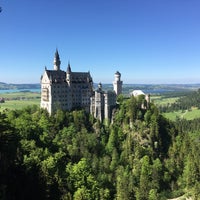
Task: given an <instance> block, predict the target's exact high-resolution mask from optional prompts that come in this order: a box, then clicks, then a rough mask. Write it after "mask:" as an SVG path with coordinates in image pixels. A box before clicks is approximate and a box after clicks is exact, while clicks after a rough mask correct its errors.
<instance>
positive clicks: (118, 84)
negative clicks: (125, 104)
mask: <svg viewBox="0 0 200 200" xmlns="http://www.w3.org/2000/svg"><path fill="white" fill-rule="evenodd" d="M122 84H123V81H121V74H120V73H119V72H118V71H117V72H116V73H115V80H114V81H113V88H114V91H115V93H116V95H117V96H118V95H119V94H121V93H122Z"/></svg>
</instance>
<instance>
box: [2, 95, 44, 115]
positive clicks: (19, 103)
mask: <svg viewBox="0 0 200 200" xmlns="http://www.w3.org/2000/svg"><path fill="white" fill-rule="evenodd" d="M0 98H5V103H0V111H2V110H5V109H11V110H13V109H21V108H24V107H27V106H31V105H38V106H39V105H40V93H32V92H16V93H6V94H0Z"/></svg>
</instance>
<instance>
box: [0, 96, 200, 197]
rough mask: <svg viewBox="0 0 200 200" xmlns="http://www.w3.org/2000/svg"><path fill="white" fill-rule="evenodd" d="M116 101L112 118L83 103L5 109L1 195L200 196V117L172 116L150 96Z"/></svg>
mask: <svg viewBox="0 0 200 200" xmlns="http://www.w3.org/2000/svg"><path fill="white" fill-rule="evenodd" d="M118 102H119V107H118V108H117V109H116V112H115V115H114V118H113V123H111V124H108V123H106V125H105V124H104V123H101V122H100V121H98V120H96V119H94V118H93V117H92V116H90V115H88V114H87V113H86V112H85V111H83V110H75V111H72V112H63V111H61V110H58V111H57V112H56V113H54V114H53V115H52V116H49V114H48V113H47V112H46V111H45V110H41V109H39V108H38V107H36V106H33V107H27V108H25V109H23V110H11V111H4V112H2V113H0V198H1V199H54V200H55V199H75V200H79V199H85V200H90V199H91V200H93V199H102V200H106V199H107V200H110V199H116V200H126V199H127V200H129V199H130V200H131V199H133V200H156V199H159V200H160V199H166V198H169V197H172V196H173V195H174V196H175V195H179V194H182V193H185V192H186V193H187V192H188V191H190V195H193V197H195V198H196V199H198V198H199V197H200V194H199V191H200V184H199V182H200V154H199V151H200V149H199V145H198V142H199V139H200V133H199V131H198V130H199V129H198V128H196V127H198V126H199V125H198V124H199V123H198V122H196V121H192V122H190V123H188V122H187V121H184V120H179V121H177V122H176V123H172V122H169V121H168V120H166V119H165V118H164V117H162V116H161V115H160V114H159V111H158V109H157V108H156V107H155V106H154V105H153V104H151V105H150V106H149V107H148V109H144V108H143V107H144V106H143V104H144V103H145V99H144V97H140V98H135V97H131V98H130V99H123V97H122V96H121V97H120V98H119V101H118Z"/></svg>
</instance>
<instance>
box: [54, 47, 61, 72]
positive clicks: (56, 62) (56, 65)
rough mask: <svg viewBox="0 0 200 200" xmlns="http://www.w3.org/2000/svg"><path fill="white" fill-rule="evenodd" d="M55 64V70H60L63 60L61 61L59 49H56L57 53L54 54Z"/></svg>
mask: <svg viewBox="0 0 200 200" xmlns="http://www.w3.org/2000/svg"><path fill="white" fill-rule="evenodd" d="M53 64H54V70H56V71H59V70H60V64H61V61H60V56H59V54H58V49H56V53H55V56H54V62H53Z"/></svg>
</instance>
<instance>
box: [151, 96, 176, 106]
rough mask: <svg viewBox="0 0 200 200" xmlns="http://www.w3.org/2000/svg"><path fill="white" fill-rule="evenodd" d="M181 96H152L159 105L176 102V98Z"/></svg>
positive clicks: (153, 100) (152, 99)
mask: <svg viewBox="0 0 200 200" xmlns="http://www.w3.org/2000/svg"><path fill="white" fill-rule="evenodd" d="M178 99H179V97H170V98H167V97H164V96H152V97H151V101H152V102H153V103H154V104H155V105H157V106H166V105H169V104H172V103H175V101H176V100H178Z"/></svg>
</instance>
